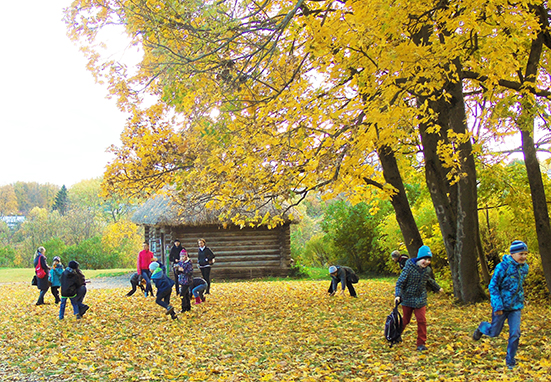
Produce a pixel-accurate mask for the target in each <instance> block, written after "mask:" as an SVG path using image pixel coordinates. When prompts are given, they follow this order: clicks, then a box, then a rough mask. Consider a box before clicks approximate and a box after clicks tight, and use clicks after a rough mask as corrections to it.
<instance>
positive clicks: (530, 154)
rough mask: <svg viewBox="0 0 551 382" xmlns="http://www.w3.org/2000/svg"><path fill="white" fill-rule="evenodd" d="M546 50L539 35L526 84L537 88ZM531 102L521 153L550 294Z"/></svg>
mask: <svg viewBox="0 0 551 382" xmlns="http://www.w3.org/2000/svg"><path fill="white" fill-rule="evenodd" d="M539 11H540V17H541V18H543V20H542V24H543V25H546V24H547V19H546V16H545V14H543V13H541V12H542V10H541V9H540V10H539ZM542 47H543V34H542V33H541V32H540V33H539V35H538V37H537V38H536V39H535V40H534V41H532V46H531V50H530V56H529V58H528V63H527V65H526V75H525V79H526V83H528V84H530V85H532V86H533V85H534V84H535V81H536V76H537V73H538V66H539V62H540V58H541V52H542ZM532 110H533V108H532V105H531V104H530V102H528V101H527V100H526V99H525V100H523V102H522V111H521V115H520V118H519V122H518V123H519V129H520V130H521V137H522V152H523V153H524V165H525V166H526V173H527V175H528V183H529V184H530V193H531V195H532V205H533V209H534V219H535V223H536V234H537V237H538V248H539V252H540V257H541V264H542V266H543V272H544V274H545V281H546V283H547V289H548V290H549V291H550V292H551V226H550V224H549V211H548V209H547V199H546V197H545V189H544V187H543V181H542V178H541V171H540V165H539V162H538V158H537V156H536V148H535V147H534V136H533V134H534V115H533V111H532Z"/></svg>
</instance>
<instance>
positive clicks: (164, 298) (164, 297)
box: [155, 288, 172, 309]
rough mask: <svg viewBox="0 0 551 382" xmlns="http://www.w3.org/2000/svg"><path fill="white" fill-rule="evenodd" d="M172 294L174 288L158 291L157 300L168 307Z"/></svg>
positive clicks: (164, 306)
mask: <svg viewBox="0 0 551 382" xmlns="http://www.w3.org/2000/svg"><path fill="white" fill-rule="evenodd" d="M171 294H172V288H170V289H167V290H165V291H164V292H162V293H159V291H157V299H156V300H155V302H156V303H157V304H159V305H161V306H162V307H163V308H165V309H168V307H169V305H170V295H171Z"/></svg>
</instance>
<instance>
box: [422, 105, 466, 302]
mask: <svg viewBox="0 0 551 382" xmlns="http://www.w3.org/2000/svg"><path fill="white" fill-rule="evenodd" d="M419 102H420V104H423V102H425V99H423V98H421V99H420V101H419ZM429 102H431V101H429ZM431 103H432V105H431V108H432V110H435V111H437V110H438V111H441V112H440V113H438V119H439V120H438V121H434V123H437V124H438V125H440V126H447V125H448V123H447V118H444V112H443V111H444V110H447V107H446V105H442V106H439V105H437V103H442V100H440V101H436V102H431ZM429 127H430V126H429V125H428V124H427V123H425V122H423V123H420V124H419V132H420V134H421V141H422V143H423V155H424V159H425V181H426V182H427V187H428V190H429V193H430V196H431V200H432V204H433V206H434V211H435V212H436V217H437V218H438V224H439V226H440V233H441V234H442V239H443V240H444V247H445V248H446V255H447V257H448V263H449V266H450V270H451V275H452V282H453V292H454V296H455V297H456V298H458V299H461V282H460V279H459V262H458V259H457V257H456V256H455V244H456V227H457V224H456V215H455V214H456V210H457V207H456V205H455V203H454V201H455V200H456V199H457V186H455V185H454V186H450V184H449V183H448V181H447V176H448V170H447V169H445V168H444V167H443V166H442V162H441V161H440V158H439V157H438V152H437V150H438V143H439V142H441V141H444V142H447V135H446V134H445V132H444V131H442V129H441V130H440V131H437V132H434V133H429V132H428V131H429Z"/></svg>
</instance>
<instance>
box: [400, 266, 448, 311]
mask: <svg viewBox="0 0 551 382" xmlns="http://www.w3.org/2000/svg"><path fill="white" fill-rule="evenodd" d="M427 284H429V285H430V287H431V288H432V289H433V290H440V286H439V285H438V284H437V283H436V281H434V280H433V279H432V278H431V277H430V267H426V268H421V267H420V266H419V265H417V259H416V258H415V259H409V260H408V261H407V262H406V266H405V267H404V270H403V271H402V273H400V277H398V281H397V282H396V294H395V296H396V297H398V296H400V298H401V299H402V305H403V306H407V307H410V308H414V309H419V308H422V307H424V306H425V305H427Z"/></svg>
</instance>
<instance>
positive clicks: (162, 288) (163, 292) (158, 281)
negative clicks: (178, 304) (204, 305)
mask: <svg viewBox="0 0 551 382" xmlns="http://www.w3.org/2000/svg"><path fill="white" fill-rule="evenodd" d="M163 268H164V267H162V266H161V265H160V264H159V263H158V262H156V261H154V262H152V263H151V264H149V270H150V271H151V281H153V283H154V284H155V286H156V287H157V299H156V300H155V302H156V303H157V304H158V305H160V306H162V307H163V308H165V309H166V314H170V316H171V317H172V319H173V320H175V319H176V318H177V316H176V312H174V308H173V307H172V306H171V305H170V295H171V294H172V287H173V286H174V281H173V280H172V279H170V278H169V277H168V276H167V275H166V271H165V270H163Z"/></svg>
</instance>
